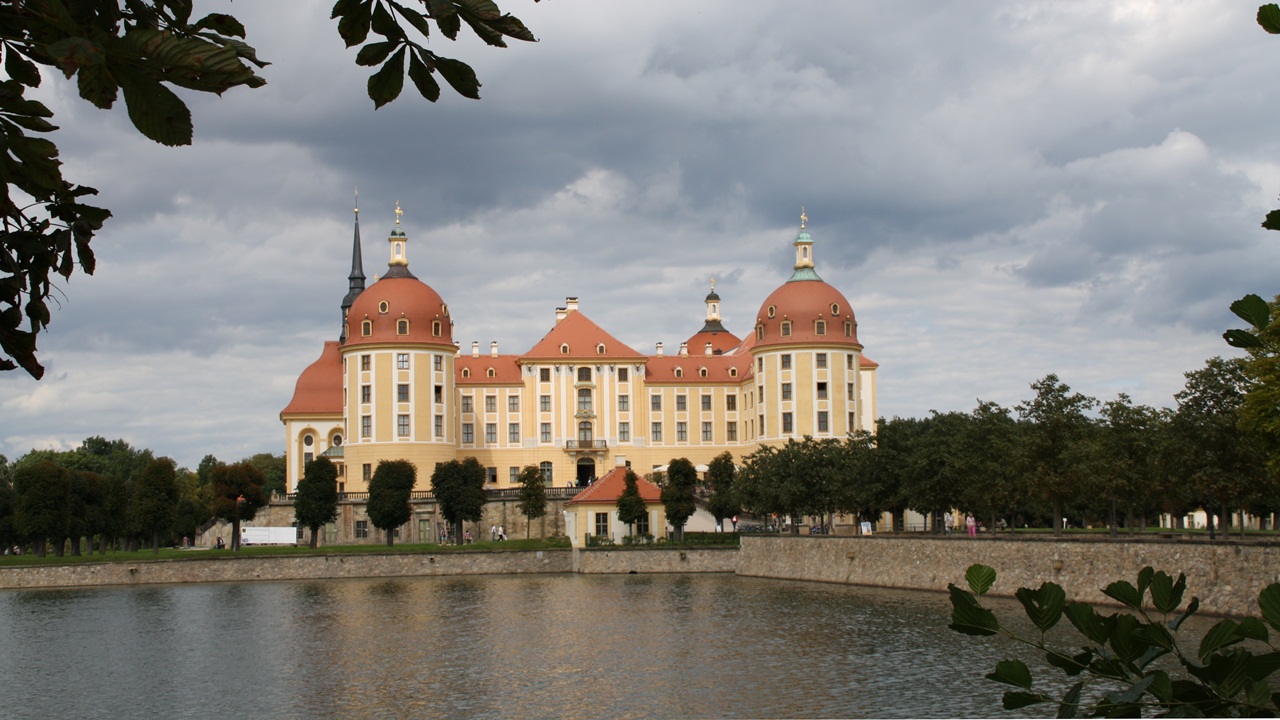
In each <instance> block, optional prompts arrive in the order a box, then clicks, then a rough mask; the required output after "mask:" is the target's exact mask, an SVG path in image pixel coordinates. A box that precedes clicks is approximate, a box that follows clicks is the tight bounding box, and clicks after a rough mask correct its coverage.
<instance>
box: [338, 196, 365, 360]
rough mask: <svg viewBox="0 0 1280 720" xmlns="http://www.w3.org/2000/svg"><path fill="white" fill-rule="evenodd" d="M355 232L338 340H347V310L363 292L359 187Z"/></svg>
mask: <svg viewBox="0 0 1280 720" xmlns="http://www.w3.org/2000/svg"><path fill="white" fill-rule="evenodd" d="M354 212H355V226H356V229H355V234H354V236H353V237H352V240H351V274H350V275H348V276H347V295H346V297H344V298H342V333H341V334H340V335H339V336H338V341H339V342H343V343H345V342H346V341H347V311H348V310H350V309H351V304H352V303H354V302H355V301H356V298H357V297H359V296H360V293H362V292H364V259H363V255H362V253H361V252H360V188H356V207H355V211H354Z"/></svg>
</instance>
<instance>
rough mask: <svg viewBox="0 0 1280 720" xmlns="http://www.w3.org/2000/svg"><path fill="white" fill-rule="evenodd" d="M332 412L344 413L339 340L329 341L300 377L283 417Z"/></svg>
mask: <svg viewBox="0 0 1280 720" xmlns="http://www.w3.org/2000/svg"><path fill="white" fill-rule="evenodd" d="M329 413H332V414H334V415H339V416H341V415H342V355H341V353H339V352H338V341H336V340H326V341H325V343H324V350H323V351H321V353H320V357H319V358H317V359H316V361H315V362H313V363H311V364H310V365H308V366H307V369H306V370H303V371H302V375H300V376H298V384H297V385H295V386H294V389H293V399H292V400H290V401H289V404H288V405H287V406H286V407H285V409H284V410H281V411H280V416H281V418H283V417H284V416H285V415H317V414H321V415H323V414H329Z"/></svg>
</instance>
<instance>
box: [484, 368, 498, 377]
mask: <svg viewBox="0 0 1280 720" xmlns="http://www.w3.org/2000/svg"><path fill="white" fill-rule="evenodd" d="M484 374H485V377H494V376H496V375H497V374H498V373H497V372H495V371H494V369H493V368H489V369H487V370H485V371H484Z"/></svg>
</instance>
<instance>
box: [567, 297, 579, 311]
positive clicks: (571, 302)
mask: <svg viewBox="0 0 1280 720" xmlns="http://www.w3.org/2000/svg"><path fill="white" fill-rule="evenodd" d="M564 308H565V312H566V314H568V313H571V312H577V311H578V298H576V297H567V298H565V299H564Z"/></svg>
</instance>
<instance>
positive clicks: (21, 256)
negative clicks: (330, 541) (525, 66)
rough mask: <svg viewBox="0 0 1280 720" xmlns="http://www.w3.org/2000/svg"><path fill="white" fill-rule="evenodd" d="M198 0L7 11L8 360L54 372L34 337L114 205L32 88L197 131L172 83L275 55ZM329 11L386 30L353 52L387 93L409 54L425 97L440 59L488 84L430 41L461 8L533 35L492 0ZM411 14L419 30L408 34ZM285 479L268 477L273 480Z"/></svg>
mask: <svg viewBox="0 0 1280 720" xmlns="http://www.w3.org/2000/svg"><path fill="white" fill-rule="evenodd" d="M415 6H418V7H416V8H415ZM193 8H194V3H193V2H192V1H191V0H80V1H78V2H73V3H68V2H66V1H65V0H24V1H23V2H15V3H10V4H8V5H7V6H6V9H5V10H4V12H2V13H0V54H2V55H3V63H4V76H5V78H6V79H4V80H2V81H0V147H2V148H4V152H3V153H0V175H3V177H4V181H5V185H4V191H3V194H0V219H2V221H3V225H4V227H3V232H2V234H0V370H14V369H16V368H18V367H21V368H23V369H24V370H26V371H27V372H28V373H30V374H31V376H32V377H35V378H40V377H41V376H43V374H44V367H43V366H41V365H40V363H39V361H38V360H37V359H36V337H37V335H38V334H39V333H40V331H41V330H43V329H45V328H46V327H47V326H48V325H49V321H50V311H49V307H48V299H49V295H50V293H51V291H52V288H53V283H54V282H55V281H56V276H61V277H62V278H63V279H69V278H70V277H71V274H72V272H73V271H74V269H75V267H76V265H77V264H78V265H79V266H80V268H81V269H82V270H83V271H84V272H85V273H86V274H89V275H92V274H93V271H94V265H95V258H94V254H93V251H92V249H91V248H90V242H91V241H92V239H93V236H94V234H95V233H96V232H97V231H98V230H100V229H101V228H102V226H103V224H104V223H105V222H106V221H107V219H108V218H110V217H111V213H110V211H108V210H107V209H105V208H101V207H96V206H93V205H88V204H86V203H85V202H84V200H85V198H87V197H89V196H92V195H96V194H97V193H98V191H97V190H95V189H94V188H91V187H86V186H83V185H76V184H73V183H71V182H69V181H67V180H66V179H64V178H63V175H62V163H61V161H60V160H59V159H58V147H57V145H56V144H54V143H53V142H52V141H50V140H49V139H47V135H48V134H49V133H52V132H53V131H55V130H57V129H58V127H57V126H56V125H54V124H53V123H52V122H51V119H52V118H53V113H52V111H50V110H49V108H48V107H47V106H46V105H44V104H43V103H41V102H39V101H37V100H33V99H30V98H29V97H28V96H27V91H28V90H31V89H34V88H38V87H40V84H41V80H42V78H44V77H55V76H57V75H58V74H60V75H62V77H63V78H64V79H65V80H67V81H72V82H74V83H75V87H76V90H77V91H78V93H79V95H80V97H81V98H83V99H84V100H86V101H88V102H89V103H91V104H93V105H94V106H95V107H98V108H102V109H107V108H111V107H112V106H113V105H114V104H115V102H116V100H117V99H119V97H120V96H121V95H123V96H124V102H125V106H126V111H127V113H128V116H129V120H130V121H131V122H132V123H133V125H134V127H135V128H136V129H137V130H138V132H139V133H141V134H142V135H143V136H145V137H147V138H149V139H151V140H153V141H155V142H157V143H160V144H163V145H169V146H177V145H189V144H191V141H192V138H193V135H194V126H193V123H192V119H191V112H190V110H189V109H188V108H187V106H186V104H185V103H184V102H183V101H182V99H181V98H180V97H179V96H178V95H177V94H176V93H175V92H174V91H173V89H172V88H174V87H178V88H183V89H184V90H188V91H195V92H201V93H214V94H218V95H221V94H222V93H224V92H226V91H227V90H230V89H232V88H235V87H241V86H243V87H250V88H256V87H261V86H262V85H264V84H265V83H266V80H265V79H263V78H262V77H260V76H259V75H257V73H256V72H255V68H259V69H260V68H263V67H266V66H267V64H268V63H266V62H263V61H261V60H259V59H258V57H257V53H256V51H255V50H254V49H253V48H252V47H250V46H249V45H248V44H246V42H245V41H244V38H245V28H244V26H243V25H242V24H241V23H240V22H239V21H238V20H237V19H236V18H235V17H233V16H231V15H227V14H223V13H213V14H209V15H206V16H204V17H203V18H200V19H198V20H195V21H194V22H193V21H192V19H191V13H192V10H193ZM332 17H333V18H334V19H336V20H338V33H339V35H341V36H342V39H343V40H344V41H345V42H346V44H347V47H351V46H353V45H360V44H362V43H365V41H366V39H367V38H368V36H369V33H370V31H372V32H373V33H374V34H375V35H378V36H380V37H381V38H382V40H381V41H378V42H373V43H369V44H367V45H365V46H364V47H362V48H361V49H360V51H359V53H358V54H357V55H356V63H357V64H359V65H364V66H372V65H377V64H380V63H381V64H382V67H381V68H380V69H379V70H378V71H377V72H375V73H374V75H373V76H372V77H371V78H370V79H369V86H368V92H369V97H370V99H372V100H373V101H374V104H375V106H377V107H381V106H382V105H385V104H386V103H388V102H390V101H392V100H394V99H395V98H396V97H397V96H398V95H399V94H400V91H401V89H402V87H403V85H404V76H405V74H406V62H407V74H408V76H409V78H410V80H412V81H413V83H414V85H415V86H416V87H417V89H418V92H419V94H421V95H422V96H423V97H424V98H426V99H427V100H430V101H432V102H434V101H435V100H436V99H437V98H438V97H439V95H440V86H439V84H438V83H437V82H436V80H435V78H434V75H435V74H436V73H439V75H440V76H441V77H443V78H444V79H445V81H446V82H448V83H449V85H450V86H451V87H453V88H454V90H456V91H457V92H458V93H459V94H461V95H464V96H466V97H472V98H476V97H479V88H480V82H479V81H478V80H477V79H476V75H475V72H474V71H473V70H472V69H471V68H470V67H469V66H468V65H467V64H466V63H463V62H461V61H459V60H455V59H452V58H447V57H443V56H440V55H438V54H436V53H435V52H433V51H431V50H428V49H427V48H426V47H425V45H423V44H422V42H425V41H426V40H427V38H428V35H429V32H430V29H431V25H432V23H434V24H435V26H436V28H437V31H438V32H439V33H440V35H442V36H443V37H445V38H448V39H450V40H456V39H457V37H458V34H459V30H460V29H461V27H462V24H463V23H464V22H465V23H466V25H467V26H468V27H470V28H471V30H472V31H473V32H474V33H475V34H476V35H477V36H478V37H480V39H481V40H483V41H484V42H486V43H487V44H489V45H492V46H496V47H505V46H506V44H505V41H504V38H515V39H519V40H527V41H533V40H535V38H534V37H533V35H532V34H531V33H530V32H529V30H528V29H527V28H526V27H525V26H524V24H523V23H522V22H521V21H520V20H519V19H517V18H515V17H513V16H511V15H507V14H503V13H502V12H501V11H500V10H499V9H498V6H497V5H495V4H494V3H493V2H491V0H417V1H416V2H398V1H397V0H339V1H338V2H337V3H336V4H335V5H334V7H333V12H332ZM402 20H403V21H404V23H405V24H406V25H407V27H408V28H411V29H412V30H413V31H414V33H415V35H414V37H417V36H421V41H422V42H419V41H418V40H414V39H411V37H410V35H409V34H408V33H406V32H405V26H402V25H401V21H402ZM41 66H44V68H46V70H45V72H44V73H43V74H42V73H41V71H40V67H41ZM24 323H25V324H26V327H25V328H24ZM268 475H269V473H268ZM275 489H276V487H275V485H274V479H273V478H271V477H268V490H269V491H270V490H275Z"/></svg>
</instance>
